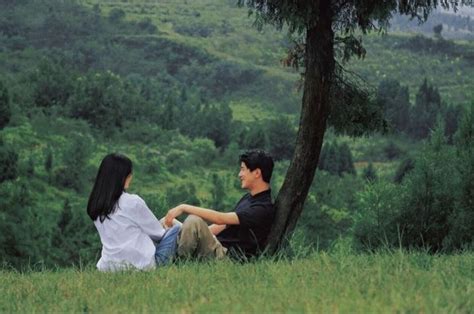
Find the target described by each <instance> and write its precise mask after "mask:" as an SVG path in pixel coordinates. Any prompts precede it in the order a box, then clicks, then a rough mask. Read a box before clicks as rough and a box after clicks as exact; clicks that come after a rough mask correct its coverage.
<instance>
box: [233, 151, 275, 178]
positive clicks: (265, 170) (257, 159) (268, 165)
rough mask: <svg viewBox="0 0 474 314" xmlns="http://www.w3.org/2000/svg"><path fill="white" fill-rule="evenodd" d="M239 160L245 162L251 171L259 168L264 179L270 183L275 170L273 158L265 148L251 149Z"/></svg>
mask: <svg viewBox="0 0 474 314" xmlns="http://www.w3.org/2000/svg"><path fill="white" fill-rule="evenodd" d="M239 161H240V162H243V163H244V164H245V165H246V166H247V168H249V170H250V171H254V170H255V169H257V168H259V169H260V171H261V172H262V178H263V181H265V182H267V183H270V179H271V178H272V172H273V158H272V157H271V156H270V155H269V154H268V153H266V152H265V151H263V150H249V151H246V152H245V153H243V154H242V155H240V157H239Z"/></svg>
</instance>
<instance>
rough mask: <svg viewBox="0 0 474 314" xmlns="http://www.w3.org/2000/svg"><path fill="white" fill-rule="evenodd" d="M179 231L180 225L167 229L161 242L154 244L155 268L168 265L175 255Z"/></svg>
mask: <svg viewBox="0 0 474 314" xmlns="http://www.w3.org/2000/svg"><path fill="white" fill-rule="evenodd" d="M180 231H181V226H180V225H175V226H173V227H171V228H169V229H168V230H166V232H165V235H164V236H163V238H162V239H161V241H160V242H159V243H157V244H156V251H155V261H156V265H157V266H163V265H166V264H168V263H170V262H171V260H172V259H173V257H174V256H175V255H176V247H177V246H178V235H179V232H180Z"/></svg>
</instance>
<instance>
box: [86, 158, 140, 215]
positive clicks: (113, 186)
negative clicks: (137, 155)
mask: <svg viewBox="0 0 474 314" xmlns="http://www.w3.org/2000/svg"><path fill="white" fill-rule="evenodd" d="M131 173H132V161H131V160H130V159H129V158H127V157H126V156H123V155H120V154H116V153H114V154H109V155H107V156H105V157H104V159H102V162H101V164H100V167H99V171H98V173H97V177H96V178H95V183H94V187H93V188H92V191H91V194H90V196H89V202H88V203H87V214H88V215H89V217H90V218H91V219H92V220H94V221H95V220H96V219H97V218H99V219H100V222H104V220H105V218H109V215H110V214H111V213H113V211H114V209H115V204H116V203H117V201H118V199H119V198H120V195H122V193H123V190H124V185H125V180H126V179H127V177H128V175H129V174H131Z"/></svg>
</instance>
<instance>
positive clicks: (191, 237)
mask: <svg viewBox="0 0 474 314" xmlns="http://www.w3.org/2000/svg"><path fill="white" fill-rule="evenodd" d="M226 252H227V249H226V248H225V247H223V246H222V244H221V243H220V242H219V241H218V240H217V239H216V237H215V236H214V235H213V234H212V233H211V231H210V230H209V227H208V225H207V223H206V222H205V221H204V220H203V219H202V218H201V217H198V216H195V215H189V216H188V218H186V220H185V221H184V223H183V225H182V226H181V234H180V236H179V239H178V251H177V254H178V257H180V258H193V259H222V258H224V257H225V254H226Z"/></svg>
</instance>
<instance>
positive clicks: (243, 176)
mask: <svg viewBox="0 0 474 314" xmlns="http://www.w3.org/2000/svg"><path fill="white" fill-rule="evenodd" d="M255 170H257V169H255ZM239 179H240V186H241V187H242V189H250V188H251V187H252V185H253V183H254V181H255V171H250V169H249V168H247V166H246V165H245V163H244V162H241V163H240V172H239Z"/></svg>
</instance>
